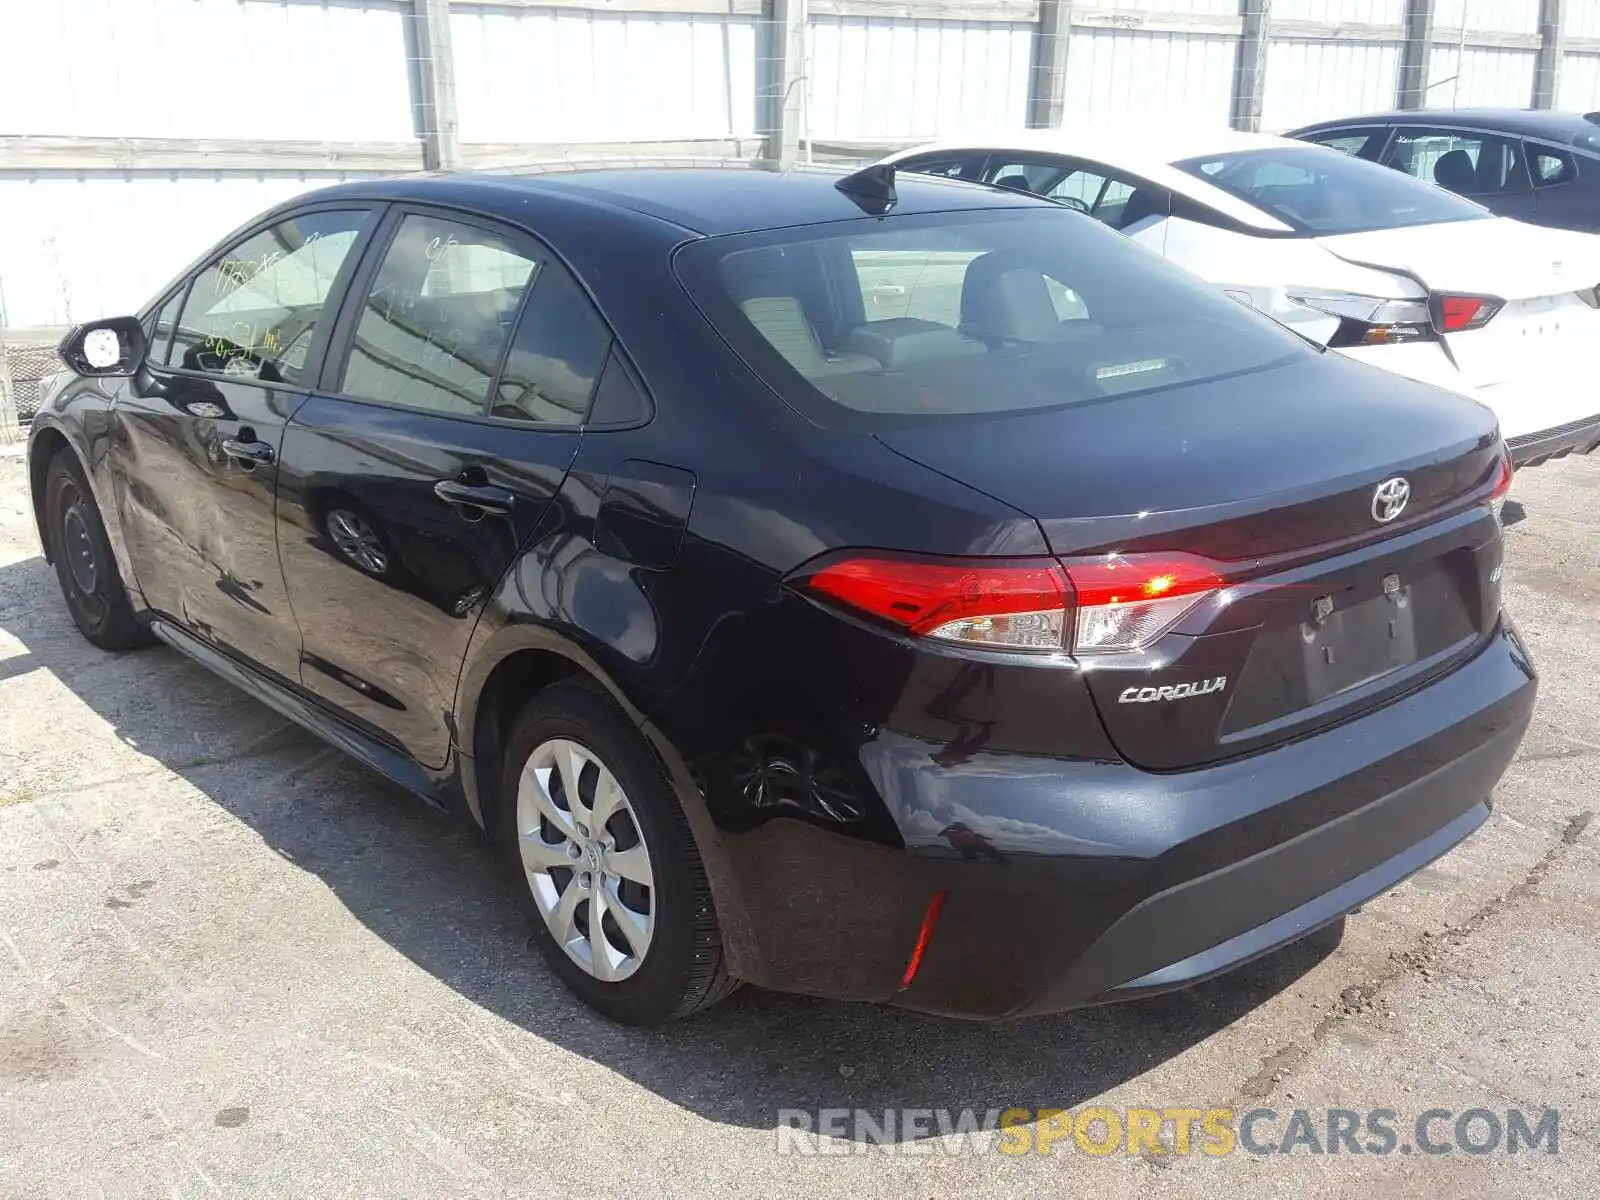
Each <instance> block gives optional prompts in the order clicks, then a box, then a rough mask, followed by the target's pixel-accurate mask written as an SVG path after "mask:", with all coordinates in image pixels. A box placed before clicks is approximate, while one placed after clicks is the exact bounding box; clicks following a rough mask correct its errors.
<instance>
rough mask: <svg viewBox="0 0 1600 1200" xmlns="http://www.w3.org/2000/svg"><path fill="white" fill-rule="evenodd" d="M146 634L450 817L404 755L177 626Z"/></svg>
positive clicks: (156, 627) (158, 623)
mask: <svg viewBox="0 0 1600 1200" xmlns="http://www.w3.org/2000/svg"><path fill="white" fill-rule="evenodd" d="M150 631H151V632H152V633H154V634H155V635H156V636H157V637H158V638H160V639H161V640H162V641H163V642H165V643H166V644H167V645H169V646H171V647H172V648H173V649H174V650H176V651H177V652H178V653H179V654H182V655H183V656H184V657H185V658H190V659H193V660H194V661H195V662H197V663H199V664H200V665H201V666H202V667H205V668H206V669H207V670H208V671H211V672H213V673H214V674H217V675H220V676H222V678H224V679H226V680H227V681H228V682H229V683H231V684H233V685H234V686H235V687H237V688H239V689H240V690H241V691H243V692H245V693H246V694H247V695H249V696H251V697H253V698H254V699H256V700H259V701H260V702H261V703H262V704H265V705H266V706H267V707H268V708H270V709H272V710H273V711H274V712H276V713H278V714H280V715H282V716H285V717H287V718H289V720H291V721H293V722H294V723H295V724H296V725H299V726H300V727H301V728H302V729H304V730H306V732H308V733H312V734H315V735H316V736H317V737H319V738H321V739H322V740H323V741H325V742H327V743H328V744H329V745H330V746H333V747H334V748H336V749H339V750H343V751H344V752H345V753H346V754H348V755H350V756H351V757H352V758H355V759H358V760H360V761H361V762H364V763H366V765H367V766H369V767H371V768H372V769H373V770H374V771H376V772H378V774H380V775H382V776H383V777H384V778H386V779H388V780H389V781H390V782H391V783H395V784H398V785H399V786H400V787H403V788H405V790H406V791H408V792H410V793H412V794H413V795H415V796H418V797H419V798H421V799H422V800H423V801H425V802H426V803H427V804H429V805H430V806H432V807H434V808H437V809H439V810H441V811H448V809H449V805H448V802H447V796H446V793H445V792H444V791H443V790H442V789H441V788H440V787H439V785H438V784H436V783H435V782H434V780H433V779H432V778H431V777H430V776H429V775H428V773H427V772H426V771H424V770H423V769H422V767H420V766H418V765H417V763H416V762H415V761H414V760H413V759H411V758H409V757H408V756H407V755H406V754H404V753H403V752H402V751H400V750H398V749H396V748H395V747H393V746H389V745H386V744H385V743H383V742H381V741H379V740H378V739H376V738H374V737H371V736H370V735H368V734H365V733H363V732H361V731H360V730H359V729H356V728H354V727H353V726H351V725H350V724H348V723H347V722H345V721H343V720H341V719H340V718H339V717H337V716H335V715H334V714H333V713H331V712H329V711H328V710H327V709H325V708H322V707H321V706H320V705H316V704H313V703H311V702H310V701H309V700H306V699H304V698H302V697H300V696H297V695H295V694H294V693H293V692H291V691H289V690H288V689H286V688H284V687H283V686H281V685H280V684H278V683H275V682H273V681H272V680H271V679H268V678H267V677H266V676H265V675H263V674H261V672H259V671H257V670H255V669H253V668H251V667H248V666H246V665H245V664H244V663H241V662H239V661H238V660H237V659H234V658H230V657H229V656H228V655H226V654H224V653H223V652H222V651H220V650H217V649H215V648H214V647H211V646H208V645H207V644H206V643H204V642H202V641H200V640H199V639H198V638H196V637H194V636H192V635H191V634H189V633H186V632H185V631H184V630H182V629H179V628H178V627H177V626H175V625H172V624H169V623H168V622H166V621H163V620H160V619H159V618H158V619H156V620H154V621H151V622H150Z"/></svg>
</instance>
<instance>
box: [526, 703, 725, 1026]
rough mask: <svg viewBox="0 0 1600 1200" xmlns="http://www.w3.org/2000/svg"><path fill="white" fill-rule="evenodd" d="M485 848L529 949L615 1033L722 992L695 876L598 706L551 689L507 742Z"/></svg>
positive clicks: (692, 856)
mask: <svg viewBox="0 0 1600 1200" xmlns="http://www.w3.org/2000/svg"><path fill="white" fill-rule="evenodd" d="M500 797H501V800H500V804H499V805H498V813H497V825H498V838H497V840H498V842H499V844H500V848H501V851H502V854H503V857H504V859H505V863H506V867H507V870H508V872H509V874H510V875H511V877H512V881H513V886H515V887H516V889H517V892H518V895H519V898H520V899H521V900H522V901H523V903H524V905H525V907H527V909H528V910H529V913H530V915H531V917H532V921H533V926H534V940H535V941H537V942H538V944H539V949H540V951H541V952H542V953H543V954H544V956H545V959H546V961H548V962H549V964H550V966H551V967H552V968H553V969H554V970H555V972H556V974H557V975H559V976H560V977H561V979H562V981H563V982H565V983H566V985H567V986H568V987H569V988H571V989H572V991H574V992H575V993H577V995H578V997H579V998H580V999H582V1000H583V1001H584V1002H585V1003H586V1004H588V1005H589V1006H590V1007H592V1008H594V1009H596V1010H597V1011H599V1012H601V1013H603V1014H604V1015H605V1016H607V1017H610V1018H611V1019H612V1020H614V1021H620V1022H623V1023H624V1024H628V1025H659V1024H661V1023H663V1022H665V1021H669V1020H673V1019H674V1018H678V1017H685V1016H688V1015H690V1014H691V1013H695V1012H698V1011H700V1010H701V1009H703V1008H707V1007H709V1006H710V1005H712V1004H714V1003H716V1002H717V1001H718V1000H720V999H722V998H723V997H724V996H726V995H727V994H728V993H729V992H731V991H732V990H733V988H734V987H735V986H736V985H735V983H734V982H733V981H732V980H731V979H730V978H729V977H728V974H727V971H726V969H725V967H724V965H723V955H722V939H721V935H720V933H719V931H718V928H717V917H716V909H715V907H714V905H713V904H712V899H711V889H710V885H709V884H708V882H707V880H706V873H705V867H704V865H703V864H702V863H701V861H700V856H699V854H698V852H697V851H696V849H695V844H694V838H693V836H692V835H691V833H690V832H689V825H688V821H687V820H686V819H685V818H684V815H683V810H682V809H681V808H680V807H679V805H678V801H677V797H676V796H675V795H674V794H673V791H672V787H671V785H670V784H669V783H668V781H667V778H666V776H665V774H664V773H663V772H662V769H661V766H660V764H659V763H658V762H657V761H656V759H655V756H654V755H653V754H652V753H651V750H650V747H649V745H648V744H647V743H646V742H645V741H644V739H643V738H642V737H641V736H640V735H639V733H638V732H637V731H636V730H635V729H634V728H633V727H632V725H631V724H630V723H629V722H628V720H627V719H626V717H624V716H623V714H622V713H621V712H619V711H618V710H617V708H616V706H615V705H614V704H613V703H612V702H611V701H610V699H609V698H608V697H606V696H605V695H603V694H602V693H601V692H600V691H599V690H598V689H596V688H594V687H592V686H590V685H589V684H587V683H572V682H568V683H558V684H555V685H554V686H552V687H550V688H547V689H546V690H545V691H543V692H541V693H540V694H539V695H538V696H537V697H535V698H534V700H533V701H532V703H530V704H529V705H528V707H527V708H526V709H525V710H524V711H523V713H522V715H521V716H520V717H519V718H518V719H517V722H516V725H515V727H514V728H513V729H512V732H511V736H510V738H509V739H508V742H507V747H506V756H505V767H504V774H503V776H502V778H501V787H500Z"/></svg>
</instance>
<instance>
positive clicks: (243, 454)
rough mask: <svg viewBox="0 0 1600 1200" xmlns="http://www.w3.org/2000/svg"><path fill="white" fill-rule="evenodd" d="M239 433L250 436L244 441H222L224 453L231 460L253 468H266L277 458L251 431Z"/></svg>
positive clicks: (235, 439)
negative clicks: (234, 459)
mask: <svg viewBox="0 0 1600 1200" xmlns="http://www.w3.org/2000/svg"><path fill="white" fill-rule="evenodd" d="M239 432H240V433H241V434H247V435H250V436H248V437H245V438H243V439H241V438H224V439H223V441H222V452H223V453H224V454H226V455H227V456H228V457H229V458H236V459H238V460H239V461H240V462H246V463H250V464H251V465H252V466H265V465H266V464H268V463H270V462H271V461H272V460H273V459H274V458H276V457H277V456H276V455H275V454H274V453H273V451H272V447H271V446H269V445H267V443H266V442H258V441H255V440H254V435H253V434H252V433H251V431H250V430H248V429H241V430H240V431H239Z"/></svg>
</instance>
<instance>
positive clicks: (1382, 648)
mask: <svg viewBox="0 0 1600 1200" xmlns="http://www.w3.org/2000/svg"><path fill="white" fill-rule="evenodd" d="M878 436H879V438H880V439H881V440H882V441H883V442H884V443H885V444H886V445H888V446H889V447H890V448H892V449H894V450H895V451H897V452H898V453H900V454H902V455H904V456H906V457H908V458H911V459H913V460H915V461H917V462H920V463H922V464H923V465H925V466H928V467H931V468H932V469H934V470H937V471H939V472H941V473H943V474H945V475H948V476H950V477H952V478H955V479H958V480H960V481H961V482H963V483H966V484H968V485H969V486H972V487H976V488H978V489H979V490H982V491H984V492H987V493H989V494H990V495H993V496H995V497H997V498H998V499H1001V500H1003V501H1005V502H1007V503H1009V504H1012V505H1014V506H1015V507H1017V508H1019V509H1021V510H1023V511H1024V512H1027V513H1029V514H1031V515H1032V516H1034V517H1035V519H1037V520H1038V522H1039V524H1040V526H1041V528H1042V529H1043V530H1044V533H1045V536H1046V538H1047V539H1048V541H1049V544H1050V546H1051V549H1052V550H1053V551H1054V552H1055V553H1056V554H1057V555H1058V556H1060V557H1061V558H1063V559H1065V560H1066V561H1067V562H1068V564H1069V569H1070V563H1071V561H1072V560H1073V559H1074V558H1080V557H1082V558H1088V557H1098V556H1101V555H1105V554H1108V553H1117V554H1121V555H1131V554H1137V553H1159V552H1171V551H1182V552H1187V553H1191V554H1198V555H1203V556H1205V557H1207V558H1210V559H1213V560H1217V561H1219V562H1223V563H1226V564H1227V568H1226V570H1225V572H1224V574H1225V576H1226V578H1228V580H1229V581H1230V586H1229V587H1227V588H1225V589H1222V590H1220V591H1217V592H1213V593H1211V594H1209V595H1207V596H1206V597H1205V598H1204V599H1202V600H1201V601H1200V602H1199V603H1198V604H1197V605H1196V607H1194V608H1193V609H1191V610H1190V611H1189V612H1188V613H1187V614H1186V615H1185V616H1184V617H1183V618H1182V619H1181V620H1179V621H1178V622H1177V624H1176V625H1175V626H1173V628H1172V629H1171V630H1169V631H1168V632H1167V633H1165V634H1164V635H1163V636H1162V637H1160V638H1159V639H1157V640H1156V641H1155V642H1154V643H1153V644H1151V645H1150V646H1148V647H1147V648H1146V649H1144V650H1141V651H1137V652H1129V653H1116V654H1107V655H1098V656H1083V657H1082V658H1081V660H1080V661H1081V664H1082V666H1083V668H1084V676H1085V679H1086V682H1087V683H1088V686H1089V689H1090V692H1091V694H1092V695H1093V697H1094V700H1095V704H1096V708H1097V709H1098V711H1099V713H1100V716H1101V719H1102V721H1103V722H1104V723H1105V726H1106V729H1107V732H1108V733H1109V734H1110V736H1111V739H1112V741H1113V742H1114V743H1115V745H1116V746H1117V748H1118V750H1119V751H1120V752H1121V753H1122V754H1123V755H1124V756H1125V757H1126V758H1127V759H1128V760H1129V761H1130V762H1133V763H1135V764H1136V765H1139V766H1142V767H1145V768H1148V769H1152V770H1173V769H1181V768H1184V767H1188V766H1194V765H1198V764H1201V763H1206V762H1212V761H1215V760H1217V759H1220V758H1228V757H1233V756H1236V755H1241V754H1245V753H1249V752H1251V751H1254V750H1257V749H1262V748H1264V747H1266V746H1269V745H1271V744H1274V743H1276V742H1279V741H1283V740H1286V739H1288V738H1291V737H1296V736H1302V735H1304V734H1305V733H1307V732H1310V731H1311V730H1313V729H1316V728H1318V727H1321V726H1323V725H1327V724H1331V723H1334V722H1336V721H1339V720H1343V719H1346V718H1347V717H1348V716H1350V715H1353V714H1354V713H1355V712H1357V711H1361V710H1363V709H1364V708H1366V707H1370V706H1373V705H1376V704H1379V703H1382V702H1383V701H1384V700H1385V699H1387V698H1389V697H1391V696H1393V695H1395V694H1397V693H1398V692H1400V691H1402V690H1406V689H1408V688H1410V687H1413V686H1415V685H1416V684H1417V682H1418V681H1419V680H1421V679H1422V678H1425V677H1428V676H1430V675H1431V674H1433V673H1436V672H1439V671H1443V670H1447V669H1448V668H1449V667H1450V666H1451V665H1453V664H1454V663H1456V662H1458V661H1460V660H1461V659H1463V658H1464V657H1465V656H1466V655H1468V654H1469V653H1470V652H1471V650H1472V649H1473V648H1474V647H1475V646H1476V645H1477V644H1479V643H1480V642H1481V641H1482V640H1483V639H1484V638H1485V637H1486V636H1487V635H1488V634H1489V632H1490V631H1491V630H1492V629H1493V628H1494V625H1495V623H1496V621H1497V620H1498V613H1499V588H1498V581H1499V567H1500V534H1499V525H1498V522H1497V521H1496V520H1495V518H1494V516H1493V515H1492V514H1491V513H1490V511H1489V509H1488V508H1487V506H1486V505H1483V504H1481V503H1478V500H1480V499H1481V498H1482V497H1483V495H1484V494H1485V493H1486V492H1487V490H1488V488H1489V487H1490V486H1491V481H1492V479H1493V477H1494V474H1495V461H1496V458H1497V456H1498V454H1499V439H1498V437H1497V435H1496V430H1495V422H1494V418H1493V416H1492V414H1490V413H1489V412H1488V411H1487V410H1486V409H1484V408H1482V407H1481V406H1479V405H1477V404H1474V403H1472V402H1470V401H1465V400H1462V399H1461V398H1460V397H1457V396H1454V395H1452V394H1450V393H1446V392H1442V391H1439V390H1437V389H1434V388H1429V387H1426V386H1424V385H1420V384H1416V383H1413V382H1411V381H1408V380H1404V379H1401V378H1398V377H1396V376H1393V375H1390V374H1388V373H1386V372H1380V371H1377V370H1374V369H1371V368H1367V367H1364V366H1362V365H1361V364H1358V363H1353V362H1350V361H1348V360H1345V359H1343V358H1341V357H1338V356H1334V355H1328V356H1326V357H1325V358H1323V359H1322V360H1321V361H1312V360H1309V359H1306V358H1301V357H1298V356H1297V357H1296V359H1294V360H1293V361H1292V362H1290V363H1288V364H1285V365H1280V366H1276V367H1272V368H1269V369H1266V370H1263V371H1259V372H1255V373H1253V374H1251V375H1249V376H1246V377H1243V378H1232V379H1226V380H1213V381H1210V382H1207V383H1202V384H1194V385H1189V386H1185V387H1178V388H1173V389H1170V390H1167V391H1161V392H1151V393H1147V394H1143V395H1125V396H1121V397H1118V398H1115V399H1113V400H1109V401H1105V402H1099V403H1093V404H1084V405H1076V406H1069V407H1066V408H1062V409H1057V410H1054V411H1050V412H1040V413H1029V414H1023V415H1019V416H1013V417H1006V418H1000V419H994V420H986V421H981V422H974V423H964V424H962V425H960V426H957V427H950V426H944V427H934V428H922V429H902V430H896V431H891V432H884V433H880V434H879V435H878ZM1395 476H1401V477H1403V478H1404V479H1405V480H1406V482H1407V484H1408V485H1409V488H1410V495H1409V499H1408V501H1407V503H1406V506H1405V508H1404V509H1403V510H1402V512H1401V513H1400V514H1399V515H1398V516H1397V517H1395V518H1394V519H1393V520H1391V521H1389V522H1386V523H1384V522H1379V521H1378V520H1376V518H1375V515H1374V503H1375V501H1374V493H1375V490H1376V488H1377V486H1378V485H1379V484H1380V483H1382V482H1384V481H1385V480H1389V479H1392V478H1393V477H1395ZM1234 581H1239V582H1238V583H1237V584H1235V582H1234ZM1218 680H1221V681H1222V682H1221V683H1217V682H1216V681H1218ZM1185 685H1187V686H1185Z"/></svg>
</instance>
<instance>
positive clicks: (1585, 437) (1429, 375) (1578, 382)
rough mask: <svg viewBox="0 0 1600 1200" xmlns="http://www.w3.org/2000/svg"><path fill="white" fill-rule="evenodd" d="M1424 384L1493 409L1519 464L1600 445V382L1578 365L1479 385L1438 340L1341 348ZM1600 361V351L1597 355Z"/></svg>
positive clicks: (1536, 462)
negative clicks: (1574, 369) (1463, 372)
mask: <svg viewBox="0 0 1600 1200" xmlns="http://www.w3.org/2000/svg"><path fill="white" fill-rule="evenodd" d="M1338 353H1340V354H1345V355H1348V356H1349V357H1351V358H1353V359H1356V360H1357V361H1359V362H1365V363H1369V364H1370V365H1372V366H1375V367H1381V368H1383V369H1384V370H1386V371H1393V372H1395V373H1396V374H1398V375H1404V376H1407V377H1408V378H1411V379H1416V380H1420V381H1421V382H1423V383H1431V384H1434V385H1435V386H1436V387H1442V388H1445V389H1447V390H1449V391H1452V392H1455V393H1457V394H1459V395H1462V396H1466V397H1469V398H1470V399H1473V400H1476V401H1478V402H1479V403H1480V404H1483V405H1485V406H1487V407H1488V408H1489V409H1491V410H1492V411H1493V412H1494V414H1495V416H1496V417H1497V418H1498V419H1499V421H1500V433H1501V436H1503V437H1504V438H1505V439H1506V444H1507V445H1508V446H1509V447H1510V448H1511V454H1512V459H1513V461H1514V462H1515V464H1516V465H1517V466H1518V467H1523V466H1537V465H1538V464H1539V463H1542V462H1544V461H1546V460H1547V459H1551V458H1560V457H1562V456H1563V455H1566V454H1573V453H1577V454H1588V453H1589V452H1591V451H1593V450H1594V449H1596V448H1597V446H1600V382H1597V380H1596V379H1595V377H1594V375H1593V374H1588V375H1587V377H1583V376H1580V375H1579V373H1578V372H1576V371H1573V370H1552V371H1546V372H1539V371H1538V370H1537V369H1536V368H1535V369H1532V370H1530V372H1529V374H1528V377H1526V378H1524V379H1519V380H1516V381H1514V382H1506V383H1493V384H1487V385H1485V386H1482V387H1475V386H1473V384H1472V383H1471V382H1470V381H1469V380H1468V379H1467V378H1466V377H1465V376H1464V375H1463V374H1462V373H1461V371H1460V370H1459V369H1458V368H1457V367H1456V365H1455V363H1454V362H1452V361H1451V359H1450V356H1449V355H1448V354H1446V353H1445V350H1444V347H1443V346H1441V345H1440V344H1439V343H1438V342H1402V343H1398V344H1395V345H1389V346H1351V347H1348V348H1344V349H1341V350H1339V351H1338ZM1596 357H1597V362H1600V354H1597V356H1596Z"/></svg>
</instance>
